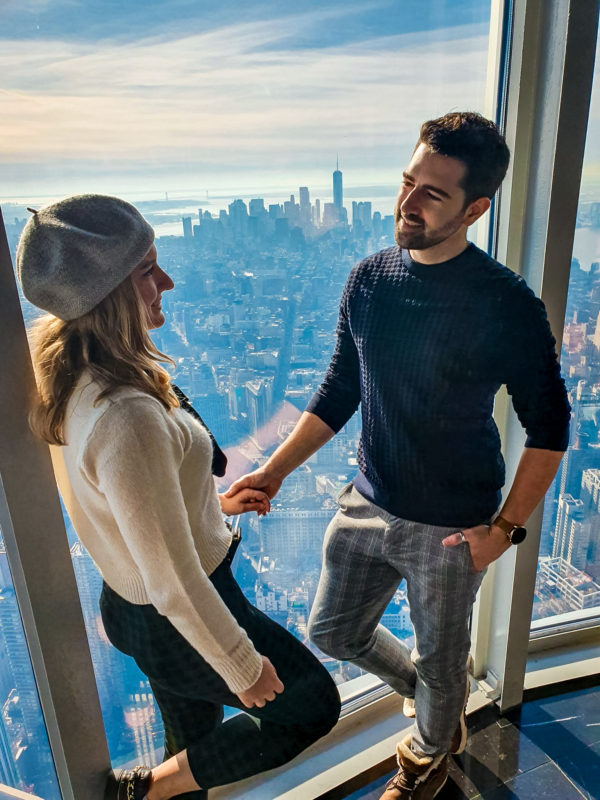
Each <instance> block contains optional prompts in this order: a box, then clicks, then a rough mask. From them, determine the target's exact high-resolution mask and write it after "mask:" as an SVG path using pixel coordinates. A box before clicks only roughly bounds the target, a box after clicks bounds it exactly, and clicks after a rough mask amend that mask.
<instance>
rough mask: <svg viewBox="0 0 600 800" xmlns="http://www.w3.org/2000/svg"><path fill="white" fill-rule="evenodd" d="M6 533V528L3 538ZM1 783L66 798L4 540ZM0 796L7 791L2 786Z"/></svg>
mask: <svg viewBox="0 0 600 800" xmlns="http://www.w3.org/2000/svg"><path fill="white" fill-rule="evenodd" d="M1 534H2V531H1V529H0V537H1ZM0 711H1V716H0V784H4V785H5V786H10V787H13V788H15V789H19V790H20V791H21V792H25V793H26V794H28V795H33V796H34V797H37V798H43V799H44V800H60V797H61V794H60V790H59V788H58V783H57V780H56V772H55V769H54V761H53V760H52V753H51V751H50V745H49V743H48V735H47V733H46V726H45V724H44V718H43V716H42V709H41V707H40V701H39V697H38V693H37V687H36V684H35V678H34V676H33V669H32V667H31V660H30V658H29V650H28V648H27V641H26V639H25V632H24V630H23V623H22V622H21V614H20V612H19V605H18V603H17V598H16V595H15V590H14V586H13V581H12V577H11V574H10V569H9V566H8V559H7V557H6V550H5V548H4V542H3V541H2V539H1V538H0ZM0 796H4V795H2V788H1V786H0Z"/></svg>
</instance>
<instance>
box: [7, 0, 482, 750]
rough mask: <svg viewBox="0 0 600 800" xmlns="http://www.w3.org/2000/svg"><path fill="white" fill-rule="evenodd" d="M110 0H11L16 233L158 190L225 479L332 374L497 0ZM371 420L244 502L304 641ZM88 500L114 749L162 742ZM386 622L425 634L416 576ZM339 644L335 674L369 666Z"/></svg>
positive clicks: (260, 551) (151, 210) (181, 320)
mask: <svg viewBox="0 0 600 800" xmlns="http://www.w3.org/2000/svg"><path fill="white" fill-rule="evenodd" d="M110 8H111V12H110V14H106V13H105V11H104V8H103V7H101V5H100V4H96V3H86V4H78V5H75V6H73V5H72V4H70V3H65V2H64V1H63V0H49V2H46V3H44V4H36V5H35V7H29V5H26V6H23V7H21V6H17V5H16V4H13V5H11V6H9V8H8V9H6V10H5V11H4V12H3V13H4V16H5V18H7V29H10V30H12V31H14V40H12V41H11V42H9V46H7V47H6V48H5V51H4V53H3V61H2V64H3V78H4V83H5V85H7V86H8V87H9V88H10V89H11V90H12V93H11V94H9V95H8V102H7V103H6V104H5V106H6V107H5V109H4V110H3V123H4V125H5V127H6V128H7V131H8V134H7V136H6V143H7V147H8V149H5V151H4V154H3V155H2V156H1V157H0V158H2V161H3V164H2V166H3V184H2V191H3V192H4V200H3V211H4V216H5V219H6V221H7V228H8V234H9V240H10V243H11V246H12V248H13V252H14V249H15V247H16V242H17V240H18V236H19V233H20V231H21V230H22V227H23V225H24V222H25V219H26V217H27V214H28V212H27V211H26V206H30V207H36V206H37V205H38V204H45V203H47V202H50V201H52V200H54V199H57V198H58V197H60V196H64V195H67V194H74V193H78V192H91V191H95V192H104V193H108V194H116V195H120V196H122V197H125V198H126V199H128V200H130V201H131V202H133V203H135V204H136V205H137V207H138V208H139V209H140V210H141V211H142V213H144V215H145V216H146V217H147V219H148V220H149V222H150V223H151V224H152V225H153V226H154V228H155V230H156V234H157V248H158V253H159V260H160V263H161V265H162V266H163V267H164V268H165V269H166V270H167V272H169V273H170V274H171V276H172V277H173V279H174V281H175V285H176V288H175V290H174V291H172V292H169V293H168V294H166V295H165V298H164V305H163V308H164V310H165V312H166V316H167V323H166V324H165V326H164V327H163V328H162V329H160V330H159V331H157V332H156V334H155V339H156V342H157V344H158V346H159V347H160V348H161V349H162V350H164V351H165V352H167V353H169V354H170V355H171V356H173V357H174V358H175V359H176V361H177V370H176V373H175V375H174V378H175V380H176V382H177V383H178V384H179V385H180V387H181V388H182V389H183V391H184V392H185V393H186V394H188V396H189V397H190V398H191V400H192V402H193V403H194V405H195V407H196V408H197V409H198V411H199V412H200V413H201V414H202V416H203V417H204V419H205V420H206V422H207V423H208V425H209V426H210V428H211V429H212V431H213V433H214V434H215V436H216V438H217V439H218V441H219V442H220V444H221V445H222V446H223V447H224V448H225V449H226V451H227V455H228V457H229V468H228V472H227V476H226V480H225V481H224V482H223V485H226V484H228V483H229V482H230V481H232V480H233V479H235V478H236V477H237V476H239V475H241V474H243V473H244V472H246V471H248V470H250V469H252V468H253V467H254V466H255V465H256V464H259V463H261V461H263V460H264V459H265V458H266V457H268V455H269V454H270V453H271V452H272V451H273V449H274V448H275V447H276V446H277V444H278V443H279V442H281V441H282V439H283V437H285V436H286V435H287V434H288V433H289V431H290V430H291V428H292V427H293V425H294V423H295V421H296V420H297V418H298V416H299V414H300V412H301V410H302V409H303V408H304V407H305V405H306V403H307V401H308V400H309V399H310V397H311V396H312V394H313V393H314V391H315V390H316V388H317V387H318V385H319V383H320V380H321V378H322V376H323V374H324V372H325V369H326V367H327V364H328V361H329V358H330V356H331V352H332V349H333V344H334V332H335V328H336V320H337V313H338V303H339V298H340V295H341V292H342V288H343V285H344V282H345V279H346V277H347V275H348V272H349V271H350V269H351V267H352V266H353V264H354V263H355V262H356V261H357V260H359V259H360V258H362V257H363V256H365V255H366V254H368V253H370V252H374V251H376V250H379V249H382V248H385V247H387V246H390V245H392V244H393V210H394V202H395V196H396V192H397V187H398V184H399V181H400V176H401V171H402V169H403V168H404V166H405V165H406V164H407V163H408V161H409V160H410V156H411V153H412V150H413V148H414V145H415V142H416V139H417V137H418V131H419V127H420V125H421V123H422V122H423V121H424V120H425V119H429V118H432V117H436V116H439V115H441V114H443V113H445V112H447V111H448V110H451V109H458V108H469V109H475V110H478V109H479V110H482V109H483V102H484V91H485V81H486V66H487V48H488V28H489V16H490V3H488V2H481V1H480V0H452V1H451V2H448V0H406V2H403V3H402V4H399V3H396V2H392V1H391V0H387V1H384V2H383V3H380V4H377V5H375V6H373V5H368V4H367V5H366V6H361V5H360V4H359V5H354V6H352V5H351V6H348V4H347V3H341V2H339V0H335V1H334V0H325V2H322V1H321V2H316V0H309V2H307V3H304V4H302V8H301V9H299V8H296V9H292V8H289V7H287V6H286V4H280V3H275V2H272V1H271V0H269V2H266V3H261V4H248V3H242V2H228V3H220V4H213V5H212V6H211V7H210V8H208V7H207V6H206V5H205V4H192V5H190V4H189V3H187V2H184V1H183V0H174V2H171V3H169V4H164V3H159V2H149V3H148V2H144V3H143V5H142V3H141V2H133V0H129V1H127V0H125V2H121V3H114V4H111V6H110ZM140 9H142V10H143V18H144V25H143V29H141V28H140V25H139V20H140ZM23 308H24V314H25V317H26V319H27V320H30V319H31V318H32V316H33V315H34V314H35V311H34V310H33V309H32V308H31V307H30V306H29V305H28V304H27V303H25V302H24V303H23ZM359 437H360V426H359V420H358V418H354V419H352V420H350V422H349V423H348V424H347V425H346V426H345V427H344V429H343V430H342V431H341V432H340V433H339V434H338V436H336V437H335V439H334V440H333V441H332V442H330V443H329V444H328V445H326V446H325V447H324V448H322V450H320V451H319V452H318V453H317V454H316V455H315V456H314V457H313V458H311V459H310V460H309V462H308V463H307V464H306V465H304V466H303V467H301V468H300V469H299V470H298V471H297V472H296V473H295V474H293V475H292V476H290V477H289V478H288V479H287V480H286V482H285V483H284V486H283V488H282V490H281V491H280V493H279V494H278V495H277V497H276V499H275V502H274V504H273V511H272V513H271V514H270V515H269V516H268V517H266V518H261V519H257V518H256V517H254V518H245V519H243V520H242V525H243V529H244V540H243V544H242V547H241V548H240V551H239V554H238V556H237V557H236V559H237V560H236V562H235V564H234V566H235V570H236V577H237V579H238V581H239V582H240V584H241V586H242V588H243V590H244V591H245V593H246V594H247V596H248V597H249V598H250V600H251V601H252V602H253V603H255V604H256V605H257V606H258V607H259V608H262V609H263V610H265V611H266V613H268V614H269V615H270V616H272V617H273V618H274V619H276V620H277V621H279V622H280V623H281V624H282V625H284V626H285V627H287V628H288V629H289V630H290V631H292V632H293V633H294V634H295V635H296V636H298V637H299V638H300V639H302V640H303V641H305V642H306V623H307V619H308V615H309V612H310V608H311V605H312V602H313V599H314V594H315V589H316V585H317V581H318V577H319V571H320V562H321V544H322V540H323V534H324V531H325V528H326V526H327V523H328V521H329V519H330V518H331V516H332V515H333V513H334V511H335V508H336V503H335V498H336V496H337V493H338V491H339V490H340V489H341V487H343V486H344V485H345V483H346V482H348V481H349V480H350V479H351V478H352V476H353V475H354V473H355V472H356V452H357V447H358V440H359ZM67 524H68V529H69V537H70V543H71V552H72V555H73V563H74V566H75V571H76V574H77V579H78V584H79V588H80V593H81V599H82V605H83V609H84V614H85V619H86V624H87V628H88V634H89V638H90V647H91V650H92V656H93V659H94V664H95V668H96V674H97V679H98V687H99V693H100V697H101V701H102V708H103V712H104V717H105V723H106V729H107V736H108V740H109V745H110V751H111V757H112V758H113V760H114V761H115V762H116V763H119V764H122V763H124V761H127V760H131V761H132V762H135V763H148V762H149V761H152V759H151V758H149V757H147V756H146V754H147V753H150V752H151V751H152V750H153V749H159V748H160V745H161V732H160V718H159V716H158V714H157V711H156V707H155V704H154V701H153V698H152V695H151V693H150V691H149V687H148V685H147V683H146V682H145V679H144V676H143V675H142V674H141V673H139V672H138V671H137V669H136V667H135V665H134V664H133V663H132V662H131V661H130V660H129V659H126V658H125V657H123V656H122V655H121V654H119V653H118V652H116V651H115V650H113V649H112V648H111V647H110V646H109V645H108V644H107V642H106V638H105V636H104V633H103V631H102V626H101V623H100V618H99V614H98V603H97V600H98V595H99V591H100V576H99V575H98V573H97V572H96V571H95V568H94V566H93V564H92V562H91V559H90V557H89V555H88V554H87V553H86V551H85V549H84V548H83V547H82V546H81V544H80V543H79V542H78V541H77V540H76V537H75V534H74V532H73V531H72V528H71V527H70V525H69V523H68V522H67ZM383 623H384V624H385V625H387V626H388V627H389V628H390V630H392V631H393V632H394V633H395V634H396V635H398V636H400V637H402V638H405V639H408V640H409V641H410V639H411V636H412V628H411V626H410V620H409V615H408V605H407V602H406V594H405V591H404V588H403V586H401V587H400V588H399V589H398V591H397V593H396V595H395V597H394V598H393V600H392V602H391V603H390V606H389V608H388V609H387V611H386V613H385V615H384V617H383ZM307 644H308V642H307ZM320 657H321V658H322V660H323V661H324V663H325V664H326V666H327V668H328V669H330V671H331V672H332V673H333V674H334V677H335V679H336V680H337V681H338V682H344V681H347V680H348V679H351V678H353V677H357V676H359V675H360V670H359V669H358V668H356V667H353V666H352V665H350V664H347V663H339V662H337V661H333V660H331V659H327V658H326V657H325V656H322V655H320ZM157 757H158V752H157Z"/></svg>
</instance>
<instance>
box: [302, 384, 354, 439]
mask: <svg viewBox="0 0 600 800" xmlns="http://www.w3.org/2000/svg"><path fill="white" fill-rule="evenodd" d="M306 411H308V412H309V413H310V414H314V415H315V416H317V417H319V419H321V420H322V421H323V422H324V423H325V424H326V425H329V427H330V428H331V430H332V431H333V432H334V433H338V432H339V431H340V430H341V429H342V428H343V427H344V425H345V424H346V423H347V422H348V420H349V419H350V417H351V416H352V414H353V413H354V410H353V411H351V412H350V414H347V413H346V412H345V409H344V408H343V407H342V408H340V406H339V405H336V404H335V403H332V402H331V401H330V400H328V399H327V398H326V397H323V395H322V394H319V393H318V392H317V393H316V394H314V395H313V397H312V399H311V400H310V402H309V404H308V405H307V406H306Z"/></svg>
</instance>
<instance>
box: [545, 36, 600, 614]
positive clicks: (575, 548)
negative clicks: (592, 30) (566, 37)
mask: <svg viewBox="0 0 600 800" xmlns="http://www.w3.org/2000/svg"><path fill="white" fill-rule="evenodd" d="M596 52H598V48H596ZM598 70H599V67H598V64H597V65H596V74H595V78H594V84H593V89H592V103H591V108H590V122H589V127H588V132H587V142H586V150H585V157H584V165H583V178H582V184H581V194H580V198H579V208H578V212H577V228H576V231H575V241H574V244H573V259H572V261H571V277H570V280H569V294H568V298H567V310H566V316H565V329H564V333H563V341H562V353H561V365H562V372H563V376H564V378H565V381H566V384H567V388H568V390H569V399H570V402H571V406H572V408H573V414H572V421H571V439H570V443H569V449H568V450H567V452H566V453H565V456H564V458H563V462H562V465H561V467H560V469H559V471H558V474H557V476H556V479H555V480H554V483H553V484H552V486H551V487H550V489H549V491H548V494H547V496H546V502H545V506H544V518H543V526H542V541H541V548H540V560H539V565H538V576H537V581H536V591H535V601H534V613H533V619H534V620H541V619H546V618H549V617H554V616H556V615H562V614H570V615H571V616H573V615H577V614H579V615H583V614H585V615H586V616H587V615H589V614H593V613H600V182H599V180H598V175H599V172H598V166H599V164H600V150H599V147H598V141H599V139H600V136H599V134H600V125H599V121H600V76H599V75H598ZM550 621H551V620H550Z"/></svg>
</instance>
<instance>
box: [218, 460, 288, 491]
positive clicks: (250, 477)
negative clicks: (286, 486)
mask: <svg viewBox="0 0 600 800" xmlns="http://www.w3.org/2000/svg"><path fill="white" fill-rule="evenodd" d="M282 483H283V478H279V477H277V476H276V475H273V473H272V472H270V471H269V470H267V469H265V467H259V469H255V470H254V472H249V473H248V474H247V475H242V477H241V478H238V479H237V481H235V482H234V483H232V484H231V486H230V487H229V489H228V490H227V491H226V492H225V494H224V495H222V496H223V497H226V498H232V497H234V495H236V494H237V493H238V492H240V490H242V489H247V488H250V489H261V490H262V491H263V492H265V494H267V495H268V497H270V498H273V497H275V495H276V494H277V492H278V491H279V488H280V486H281V484H282Z"/></svg>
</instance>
